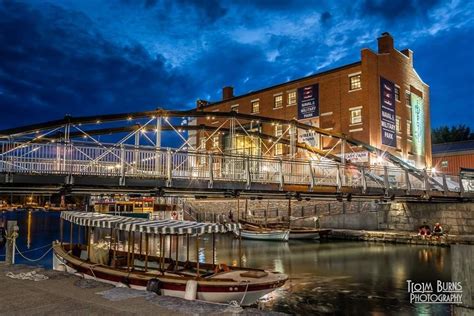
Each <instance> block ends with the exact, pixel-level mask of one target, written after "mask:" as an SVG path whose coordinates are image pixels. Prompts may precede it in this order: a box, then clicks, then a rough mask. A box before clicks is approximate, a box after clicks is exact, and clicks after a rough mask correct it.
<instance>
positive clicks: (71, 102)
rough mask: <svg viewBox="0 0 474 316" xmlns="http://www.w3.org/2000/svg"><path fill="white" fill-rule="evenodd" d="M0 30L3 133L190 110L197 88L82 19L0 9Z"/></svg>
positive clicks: (10, 6) (21, 7) (17, 7)
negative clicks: (85, 117) (73, 118)
mask: <svg viewBox="0 0 474 316" xmlns="http://www.w3.org/2000/svg"><path fill="white" fill-rule="evenodd" d="M0 27H1V29H2V30H3V31H2V32H1V33H0V42H1V43H2V45H1V46H0V60H2V62H1V63H0V90H1V91H2V93H1V94H0V104H1V107H2V110H3V111H2V112H3V113H2V114H3V115H2V117H1V118H0V124H1V125H3V126H11V125H18V124H21V123H26V122H35V121H38V119H39V118H53V117H56V118H57V117H62V116H63V115H64V114H66V113H70V114H73V115H81V114H98V113H107V112H108V113H113V112H123V111H137V110H145V109H152V108H155V107H157V106H158V105H161V106H166V107H178V106H179V107H181V108H182V107H183V105H188V106H189V104H190V103H191V105H190V106H192V101H191V99H190V96H191V95H195V94H196V93H195V90H196V86H195V85H194V84H193V82H192V81H189V80H187V79H186V76H184V74H182V73H180V72H179V71H178V70H175V69H170V68H169V67H167V65H166V61H165V60H164V58H163V57H162V56H161V55H154V56H152V55H150V54H149V53H148V52H147V51H146V50H145V49H144V48H143V47H142V46H141V45H139V44H133V45H127V46H119V45H117V44H115V43H112V42H110V41H108V40H107V39H105V38H104V37H103V36H102V35H101V34H100V32H99V31H98V30H97V29H96V28H95V27H94V23H93V22H92V21H90V20H89V19H88V18H87V17H86V16H84V15H83V14H80V13H74V12H71V11H67V10H64V9H61V8H58V7H56V6H49V7H48V8H47V9H43V10H41V11H38V10H36V9H34V8H31V7H30V6H28V5H26V4H19V3H3V5H1V6H0ZM183 82H185V83H184V84H183ZM183 87H185V88H183ZM190 101H191V102H190Z"/></svg>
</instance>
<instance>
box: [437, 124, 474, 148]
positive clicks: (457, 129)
mask: <svg viewBox="0 0 474 316" xmlns="http://www.w3.org/2000/svg"><path fill="white" fill-rule="evenodd" d="M463 140H474V133H472V132H471V129H470V128H469V126H466V125H464V124H460V125H457V126H451V127H449V126H446V125H445V126H440V127H438V128H435V129H433V130H432V131H431V142H432V143H433V144H441V143H450V142H460V141H463Z"/></svg>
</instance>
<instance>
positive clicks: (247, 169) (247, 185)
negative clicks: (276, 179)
mask: <svg viewBox="0 0 474 316" xmlns="http://www.w3.org/2000/svg"><path fill="white" fill-rule="evenodd" d="M245 173H246V183H245V188H246V189H247V190H250V188H251V186H252V175H251V173H250V158H249V157H245Z"/></svg>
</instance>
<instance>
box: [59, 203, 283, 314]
mask: <svg viewBox="0 0 474 316" xmlns="http://www.w3.org/2000/svg"><path fill="white" fill-rule="evenodd" d="M65 221H67V222H69V223H70V225H71V228H70V231H71V232H72V231H74V230H75V229H77V230H78V231H80V230H81V229H82V230H86V231H87V238H86V240H87V244H86V245H84V244H76V243H74V239H73V235H72V233H71V235H70V238H69V239H70V240H69V243H66V242H65V241H64V240H63V239H64V236H63V231H64V222H65ZM74 225H75V226H77V228H75V227H74ZM60 227H61V237H60V241H58V242H56V243H55V244H54V245H53V253H54V255H53V268H54V269H55V270H60V271H67V272H69V273H74V274H80V275H81V276H84V277H85V278H88V279H96V280H98V281H102V282H106V283H111V284H118V283H124V284H126V285H127V286H129V287H131V288H134V289H140V290H153V291H154V292H157V293H158V294H161V295H168V296H174V297H180V298H186V299H191V300H203V301H209V302H216V303H230V302H232V301H237V302H238V303H240V305H242V306H247V305H251V304H253V303H255V302H256V301H257V300H258V299H259V298H261V297H262V296H264V295H266V294H268V293H271V292H272V291H274V290H275V289H277V288H279V287H281V286H283V285H284V284H285V282H286V281H287V280H288V276H287V275H285V274H283V273H279V272H274V271H267V270H262V269H252V268H243V267H238V266H227V265H225V264H222V263H216V262H214V258H215V256H214V255H213V256H212V258H213V259H212V260H213V262H212V263H203V262H200V261H199V260H198V261H196V262H193V261H190V260H189V258H190V257H189V249H190V247H189V241H190V239H191V238H193V239H195V242H196V258H199V249H200V248H199V239H200V236H202V235H203V234H212V239H213V242H212V244H213V249H212V251H213V254H214V251H215V247H214V245H215V242H214V238H215V234H216V233H227V232H236V231H240V229H241V226H240V225H239V224H237V223H230V224H216V223H198V222H191V221H178V220H170V219H167V220H148V219H143V218H131V217H124V216H116V215H109V214H100V213H87V212H72V211H65V212H62V213H61V226H60ZM107 232H109V233H110V235H108V236H107V237H108V238H107V237H106V240H108V242H97V241H96V240H94V238H93V237H95V236H96V235H98V234H99V235H100V233H102V234H103V233H107ZM122 236H128V237H127V240H126V242H125V240H123V241H121V240H120V239H121V238H122ZM136 238H139V240H140V243H139V247H138V249H137V247H136V242H135V240H136ZM166 238H168V239H169V241H170V245H171V240H172V238H173V239H174V241H175V246H176V247H175V257H174V258H173V256H172V255H171V248H172V247H169V255H168V256H166V254H165V243H166V240H165V239H166ZM143 240H144V243H143ZM150 241H151V242H150ZM101 243H102V244H101ZM183 243H186V248H184V247H183V246H184V245H183ZM143 244H144V247H143ZM150 244H151V246H157V247H159V251H155V252H153V253H158V254H160V255H159V256H155V255H152V251H151V250H150ZM180 244H181V245H180ZM143 248H144V249H143ZM181 248H183V249H186V260H178V259H179V256H178V252H179V249H181ZM239 258H242V256H241V250H240V239H239Z"/></svg>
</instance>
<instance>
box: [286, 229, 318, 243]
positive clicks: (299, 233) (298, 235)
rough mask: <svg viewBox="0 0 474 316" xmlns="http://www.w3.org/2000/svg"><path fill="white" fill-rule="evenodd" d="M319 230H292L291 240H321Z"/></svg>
mask: <svg viewBox="0 0 474 316" xmlns="http://www.w3.org/2000/svg"><path fill="white" fill-rule="evenodd" d="M319 238H320V235H319V229H305V228H291V229H290V239H313V240H314V239H319Z"/></svg>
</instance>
